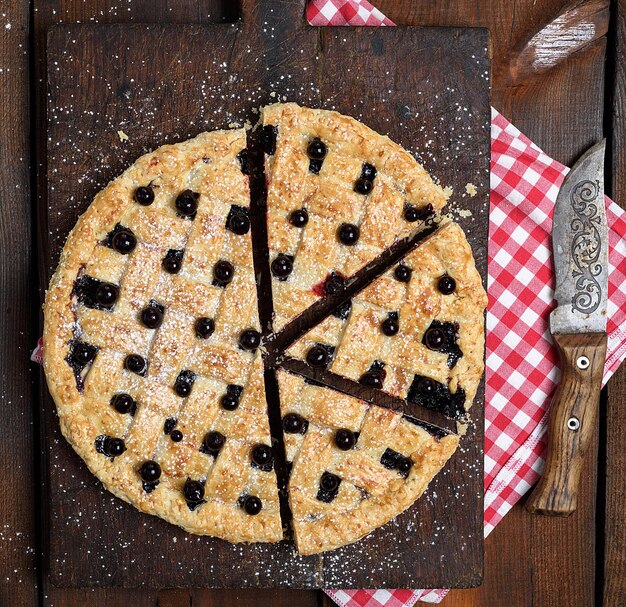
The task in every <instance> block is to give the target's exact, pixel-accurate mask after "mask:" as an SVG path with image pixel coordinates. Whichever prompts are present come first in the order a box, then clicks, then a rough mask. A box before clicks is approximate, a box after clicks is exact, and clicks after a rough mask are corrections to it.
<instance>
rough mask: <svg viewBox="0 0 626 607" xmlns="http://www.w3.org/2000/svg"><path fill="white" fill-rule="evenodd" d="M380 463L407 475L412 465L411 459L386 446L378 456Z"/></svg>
mask: <svg viewBox="0 0 626 607" xmlns="http://www.w3.org/2000/svg"><path fill="white" fill-rule="evenodd" d="M380 463H381V464H382V465H383V466H385V468H387V469H388V470H397V471H398V472H399V473H400V474H401V475H402V476H407V475H408V472H409V470H410V469H411V467H412V466H413V461H412V460H411V459H410V458H408V457H404V455H402V454H401V453H398V452H397V451H394V450H393V449H390V448H387V449H385V452H384V453H383V454H382V456H381V458H380Z"/></svg>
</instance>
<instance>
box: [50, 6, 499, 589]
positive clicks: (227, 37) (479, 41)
mask: <svg viewBox="0 0 626 607" xmlns="http://www.w3.org/2000/svg"><path fill="white" fill-rule="evenodd" d="M303 14H304V8H303V5H302V4H301V3H300V2H284V1H280V0H273V1H267V0H265V1H264V2H262V3H260V2H257V3H255V2H254V1H253V0H250V2H249V4H246V3H244V10H243V22H240V23H237V24H230V25H226V24H222V25H215V26H200V25H111V26H98V25H92V26H89V25H72V26H58V27H55V28H54V29H52V30H51V31H50V32H49V34H48V46H47V64H48V87H49V99H48V155H47V176H48V199H47V201H44V202H43V203H42V205H41V208H40V217H39V220H40V228H41V229H40V233H41V247H42V250H43V252H44V259H47V260H48V261H49V269H48V270H49V272H48V278H49V276H50V275H51V273H52V271H53V270H54V267H55V265H56V263H57V261H58V257H59V253H60V250H61V248H62V246H63V243H64V240H65V238H66V236H67V234H68V233H69V231H70V230H71V228H72V226H73V225H74V223H75V221H76V218H77V217H78V215H79V214H80V213H81V212H83V211H84V210H85V209H86V207H87V206H88V204H89V202H90V201H91V199H92V198H93V196H94V195H95V193H96V192H97V191H98V190H99V189H100V188H101V187H102V186H104V185H105V184H106V183H107V182H108V181H109V180H110V179H111V178H113V177H115V176H116V175H118V174H119V173H120V172H122V171H123V169H124V168H126V167H127V166H128V165H129V164H131V163H132V162H133V161H134V159H135V158H137V157H138V156H139V155H141V154H142V153H143V152H145V151H147V150H150V149H152V148H155V147H157V146H159V145H161V144H163V143H165V142H176V141H181V140H184V139H186V138H188V137H191V136H194V135H196V134H197V133H198V132H200V131H202V130H211V129H215V128H227V127H229V126H233V125H235V124H237V125H243V124H245V123H246V122H250V123H252V124H254V123H255V122H256V120H257V118H258V108H259V107H260V106H262V105H264V104H267V103H272V102H276V101H279V100H281V101H282V100H289V101H296V102H299V103H302V104H307V105H310V106H314V107H324V108H328V109H336V110H338V111H340V112H343V113H345V114H350V115H353V116H355V117H356V118H358V119H361V120H362V121H363V122H365V123H366V124H367V125H368V126H370V127H372V128H373V129H375V130H377V131H379V132H381V133H385V134H388V135H389V136H390V137H391V138H392V139H393V140H395V141H397V142H399V143H400V144H402V145H403V146H405V147H406V148H407V149H409V150H411V151H413V152H414V153H416V155H417V156H418V157H419V158H420V160H421V161H422V162H423V163H424V165H425V166H426V168H427V169H428V170H429V171H431V172H432V173H433V174H434V175H435V176H436V177H438V178H439V179H440V181H441V183H442V184H443V185H446V186H450V187H451V188H452V189H453V191H454V195H453V200H455V201H456V205H457V206H458V207H460V208H462V209H464V210H466V211H469V213H468V212H463V213H462V215H463V216H462V217H461V218H460V223H461V225H462V226H463V227H464V228H465V229H466V231H467V232H468V235H469V238H470V241H471V243H472V246H473V249H474V254H475V256H476V261H477V265H478V268H479V270H480V272H481V273H482V276H483V278H484V279H485V282H486V263H487V225H488V219H487V215H488V207H489V149H490V148H489V111H490V110H489V49H488V46H489V43H488V34H487V32H486V31H485V30H480V29H452V28H416V27H398V28H319V29H318V28H313V27H309V26H308V25H306V24H305V22H304V19H303ZM120 135H121V137H120ZM126 136H127V137H128V139H127V140H122V139H125V137H126ZM467 184H473V185H474V186H475V187H476V189H477V191H478V194H477V195H476V196H474V197H471V196H469V195H468V194H466V189H465V188H466V185H467ZM470 189H471V188H470ZM44 392H45V391H44ZM483 401H484V390H483V387H482V386H481V388H480V390H479V393H478V396H477V397H476V401H475V404H474V407H473V409H472V419H473V422H474V423H473V425H472V426H471V428H470V430H469V433H468V435H467V436H466V437H465V438H464V439H463V443H462V447H461V449H460V450H459V452H458V453H457V454H456V455H455V456H454V457H453V459H452V460H451V462H450V463H449V464H448V466H447V467H446V469H445V471H444V472H442V473H441V474H440V475H439V476H438V477H437V478H436V479H435V480H434V481H433V482H432V483H431V485H430V487H429V489H428V491H427V493H426V494H425V496H424V497H422V499H421V500H419V501H418V502H417V503H416V504H415V505H414V506H413V507H412V508H410V509H409V510H408V511H407V512H405V513H404V514H402V515H400V516H399V517H397V518H396V519H395V520H394V521H392V522H391V523H389V524H388V525H386V526H384V527H382V528H380V529H378V530H376V531H375V532H374V533H372V534H371V535H370V536H368V537H367V538H366V539H364V540H362V541H360V542H358V543H356V544H354V545H352V546H348V547H345V548H343V549H340V550H336V551H334V552H331V553H329V554H327V555H323V556H313V557H306V558H305V557H300V556H298V555H297V553H296V552H295V550H294V547H293V545H292V544H290V543H289V542H281V543H280V544H276V545H252V546H242V545H232V544H228V543H226V542H223V541H221V540H218V539H214V538H207V537H198V536H192V535H188V534H186V533H185V532H183V531H182V530H180V529H178V528H177V527H174V526H172V525H169V524H168V523H166V522H164V521H162V520H160V519H157V518H154V517H150V516H147V515H144V514H141V513H139V512H138V511H136V510H135V509H134V508H132V507H131V506H129V505H127V504H126V503H124V502H122V501H120V500H118V499H116V498H114V497H113V496H112V495H111V494H109V493H108V492H106V491H105V490H103V489H102V487H101V485H100V484H99V482H98V481H97V480H96V479H95V478H94V477H92V476H91V474H90V473H89V472H88V470H87V468H86V466H85V465H84V464H83V463H82V461H81V460H80V458H79V457H78V456H77V455H76V454H75V453H74V452H73V451H72V449H71V447H70V446H69V445H68V444H67V443H66V442H65V440H64V439H63V437H62V436H61V434H60V431H59V427H58V420H57V418H56V414H55V410H54V404H53V403H52V401H51V399H50V397H49V395H48V394H47V392H46V393H45V394H44V397H43V424H42V432H43V449H42V451H43V456H44V460H45V461H44V470H45V471H46V472H47V476H46V482H45V487H44V506H45V507H44V528H45V530H46V532H47V533H46V535H47V538H48V541H47V547H48V550H47V572H48V574H49V575H50V578H51V581H52V583H53V584H55V585H60V586H126V587H135V586H147V587H207V586H208V587H248V586H257V587H278V586H283V587H291V588H318V587H321V588H374V587H379V588H380V587H392V588H402V587H404V588H417V587H441V586H446V587H450V586H453V587H466V586H475V585H477V584H479V583H480V581H481V579H482V561H483Z"/></svg>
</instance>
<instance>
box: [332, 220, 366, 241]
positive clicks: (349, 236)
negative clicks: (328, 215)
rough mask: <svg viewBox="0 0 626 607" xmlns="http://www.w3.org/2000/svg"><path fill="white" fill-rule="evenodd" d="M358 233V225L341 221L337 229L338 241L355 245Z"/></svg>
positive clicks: (359, 233)
mask: <svg viewBox="0 0 626 607" xmlns="http://www.w3.org/2000/svg"><path fill="white" fill-rule="evenodd" d="M360 235H361V231H360V230H359V227H358V226H355V225H354V224H352V223H342V224H341V225H340V226H339V230H338V231H337V237H338V238H339V241H340V242H341V243H342V244H345V245H347V246H352V245H355V244H356V243H357V242H358V240H359V236H360Z"/></svg>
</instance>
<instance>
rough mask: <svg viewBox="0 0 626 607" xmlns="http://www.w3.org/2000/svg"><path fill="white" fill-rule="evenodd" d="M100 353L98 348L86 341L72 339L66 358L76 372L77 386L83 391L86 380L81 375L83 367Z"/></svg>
mask: <svg viewBox="0 0 626 607" xmlns="http://www.w3.org/2000/svg"><path fill="white" fill-rule="evenodd" d="M97 354H98V348H96V347H95V346H92V345H91V344H88V343H86V342H84V341H71V342H70V351H69V353H68V355H67V356H66V358H65V360H66V361H67V364H68V365H69V366H70V367H71V369H72V371H73V372H74V377H75V378H76V387H77V389H78V391H79V392H82V391H83V388H84V381H83V378H82V377H81V373H82V371H83V369H84V368H85V367H86V366H87V365H88V364H90V363H91V362H92V361H93V359H94V358H95V357H96V355H97Z"/></svg>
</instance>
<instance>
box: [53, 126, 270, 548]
mask: <svg viewBox="0 0 626 607" xmlns="http://www.w3.org/2000/svg"><path fill="white" fill-rule="evenodd" d="M245 150H246V134H245V131H244V130H232V131H218V132H213V133H203V134H201V135H199V136H198V137H196V138H195V139H191V140H189V141H186V142H183V143H180V144H176V145H166V146H163V147H161V148H159V149H157V150H155V151H154V152H151V153H149V154H147V155H145V156H143V157H141V158H140V159H139V160H137V162H136V163H135V164H134V165H133V166H131V167H130V168H129V169H128V170H127V171H126V172H125V173H123V174H122V175H121V176H120V177H119V178H117V179H116V180H114V181H113V182H111V183H110V184H109V185H108V186H107V187H106V188H105V189H104V190H102V191H101V192H100V193H99V194H98V195H97V196H96V197H95V199H94V201H93V202H92V204H91V205H90V207H89V208H88V209H87V211H86V212H85V214H84V215H82V217H81V218H80V219H79V220H78V222H77V224H76V226H75V228H74V229H73V230H72V232H71V234H70V236H69V238H68V240H67V243H66V245H65V248H64V250H63V253H62V255H61V260H60V263H59V266H58V269H57V271H56V273H55V275H54V277H53V279H52V281H51V284H50V288H49V291H48V293H47V296H46V302H45V306H44V313H45V326H44V368H45V371H46V376H47V379H48V385H49V388H50V392H51V394H52V396H53V398H54V400H55V403H56V406H57V410H58V413H59V418H60V422H61V429H62V431H63V434H64V435H65V436H66V438H67V439H68V441H69V442H70V443H71V444H72V446H73V447H74V449H75V450H76V451H77V452H78V454H79V455H80V456H81V457H82V458H83V459H84V460H85V462H86V463H87V465H88V466H89V468H90V469H91V471H92V472H93V473H94V474H95V475H96V476H97V477H98V478H99V479H100V480H101V481H102V482H103V484H104V485H105V487H106V488H107V489H109V490H110V491H111V492H113V493H114V494H116V495H117V496H118V497H120V498H122V499H124V500H126V501H128V502H130V503H132V504H133V505H134V506H136V507H137V508H139V509H140V510H142V511H144V512H148V513H150V514H154V515H157V516H160V517H162V518H164V519H166V520H168V521H170V522H172V523H175V524H177V525H180V526H181V527H183V528H184V529H186V530H188V531H190V532H193V533H200V534H210V535H214V536H218V537H221V538H224V539H227V540H230V541H232V542H256V541H277V540H279V539H281V538H282V526H281V520H280V514H279V505H278V491H277V481H276V474H275V472H274V469H273V457H272V448H271V444H272V443H271V439H270V432H269V425H268V418H267V404H266V400H265V387H264V378H263V363H262V360H261V355H260V352H259V351H257V348H258V346H259V345H260V326H259V318H258V311H257V305H256V285H255V275H254V269H253V263H252V245H251V234H250V218H249V185H248V177H247V172H248V169H247V158H246V151H245Z"/></svg>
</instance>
